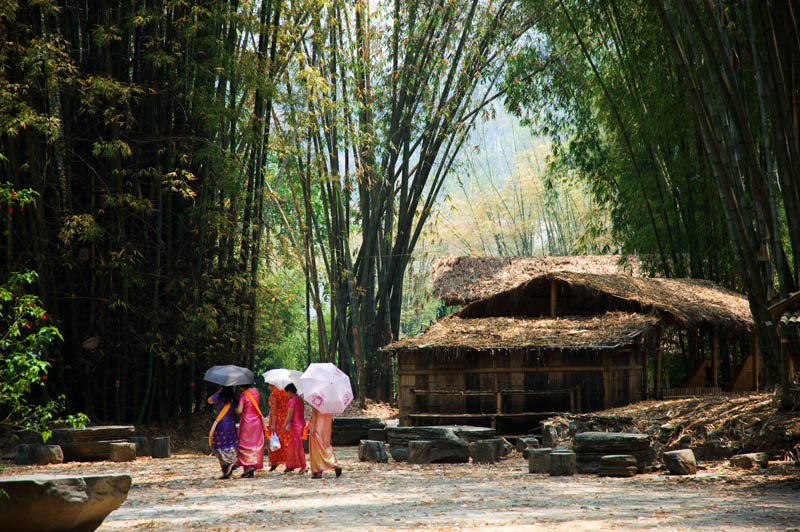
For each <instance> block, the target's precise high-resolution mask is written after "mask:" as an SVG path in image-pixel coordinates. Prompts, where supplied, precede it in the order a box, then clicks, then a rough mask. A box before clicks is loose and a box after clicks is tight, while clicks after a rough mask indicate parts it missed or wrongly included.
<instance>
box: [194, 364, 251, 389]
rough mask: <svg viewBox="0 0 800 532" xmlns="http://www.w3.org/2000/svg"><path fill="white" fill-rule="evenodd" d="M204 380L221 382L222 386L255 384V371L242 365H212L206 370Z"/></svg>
mask: <svg viewBox="0 0 800 532" xmlns="http://www.w3.org/2000/svg"><path fill="white" fill-rule="evenodd" d="M203 380H205V381H208V382H213V383H215V384H221V385H222V386H236V385H242V384H253V372H252V371H250V370H249V369H247V368H243V367H241V366H234V365H233V364H227V365H225V366H211V368H209V370H208V371H206V374H205V376H204V377H203Z"/></svg>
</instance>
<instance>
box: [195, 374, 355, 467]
mask: <svg viewBox="0 0 800 532" xmlns="http://www.w3.org/2000/svg"><path fill="white" fill-rule="evenodd" d="M269 390H270V395H269V414H268V416H266V417H265V416H264V415H262V413H261V409H260V408H259V406H258V405H259V401H260V396H259V393H258V390H256V389H255V388H254V387H252V386H243V387H242V388H241V393H240V394H238V396H237V394H236V393H235V390H234V388H233V387H232V386H221V387H220V389H219V390H218V391H217V393H215V394H214V395H212V396H211V397H209V398H208V402H209V404H212V405H214V409H215V411H216V413H217V417H216V419H215V421H214V424H213V425H212V427H211V432H210V433H209V444H210V445H211V447H212V448H213V449H214V453H215V454H216V456H217V459H218V460H219V465H220V469H221V470H222V477H221V478H230V476H231V474H232V473H233V471H234V470H235V469H236V468H238V467H241V468H242V477H243V478H252V477H253V476H254V475H255V472H256V471H258V470H260V469H263V467H264V446H265V442H266V440H272V441H271V444H268V456H269V470H270V471H275V470H276V469H277V468H278V466H280V465H283V466H284V471H283V472H284V473H286V474H289V473H293V474H305V473H306V472H307V471H308V470H309V467H308V466H307V465H306V453H305V450H304V448H303V439H305V438H304V436H306V435H307V437H308V450H309V464H310V469H311V478H322V473H323V472H325V471H334V472H335V474H336V476H337V477H338V476H341V474H342V468H341V467H339V463H338V462H337V461H336V456H335V455H334V454H333V446H332V445H331V430H332V427H333V420H332V419H331V414H323V413H321V412H319V411H317V410H316V409H315V408H314V407H313V406H312V407H311V416H310V418H309V421H308V423H306V419H305V404H304V402H303V399H302V398H301V397H300V396H298V395H297V388H296V387H295V385H294V384H288V385H287V386H286V388H285V389H280V388H278V387H276V386H274V385H272V384H270V385H269ZM234 414H237V415H239V427H238V429H237V427H236V418H235V417H234ZM265 434H266V436H267V437H266V438H265ZM276 441H277V443H276Z"/></svg>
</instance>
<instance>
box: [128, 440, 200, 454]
mask: <svg viewBox="0 0 800 532" xmlns="http://www.w3.org/2000/svg"><path fill="white" fill-rule="evenodd" d="M203 440H204V441H205V442H206V447H208V438H203ZM128 441H129V442H131V443H135V444H136V456H150V455H151V454H152V453H153V451H151V450H150V440H148V439H147V438H145V437H144V436H132V437H130V438H128Z"/></svg>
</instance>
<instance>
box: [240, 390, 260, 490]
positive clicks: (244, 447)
mask: <svg viewBox="0 0 800 532" xmlns="http://www.w3.org/2000/svg"><path fill="white" fill-rule="evenodd" d="M260 399H261V396H260V395H259V393H258V390H256V389H255V388H253V386H252V385H248V386H243V387H242V393H241V394H240V395H239V404H238V405H237V406H236V413H237V414H239V416H240V417H239V465H240V466H242V468H243V469H244V472H243V473H242V478H253V476H254V474H255V472H256V470H257V469H263V468H264V425H265V423H264V417H263V416H262V415H261V408H260V407H259V406H258V402H259V400H260Z"/></svg>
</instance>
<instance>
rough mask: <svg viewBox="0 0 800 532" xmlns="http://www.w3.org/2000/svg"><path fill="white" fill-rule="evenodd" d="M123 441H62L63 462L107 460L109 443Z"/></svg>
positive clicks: (109, 450)
mask: <svg viewBox="0 0 800 532" xmlns="http://www.w3.org/2000/svg"><path fill="white" fill-rule="evenodd" d="M124 441H125V440H113V441H72V442H65V443H62V444H61V450H62V451H63V452H64V461H65V462H93V461H97V460H108V457H109V456H110V454H111V444H112V443H121V442H124Z"/></svg>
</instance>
